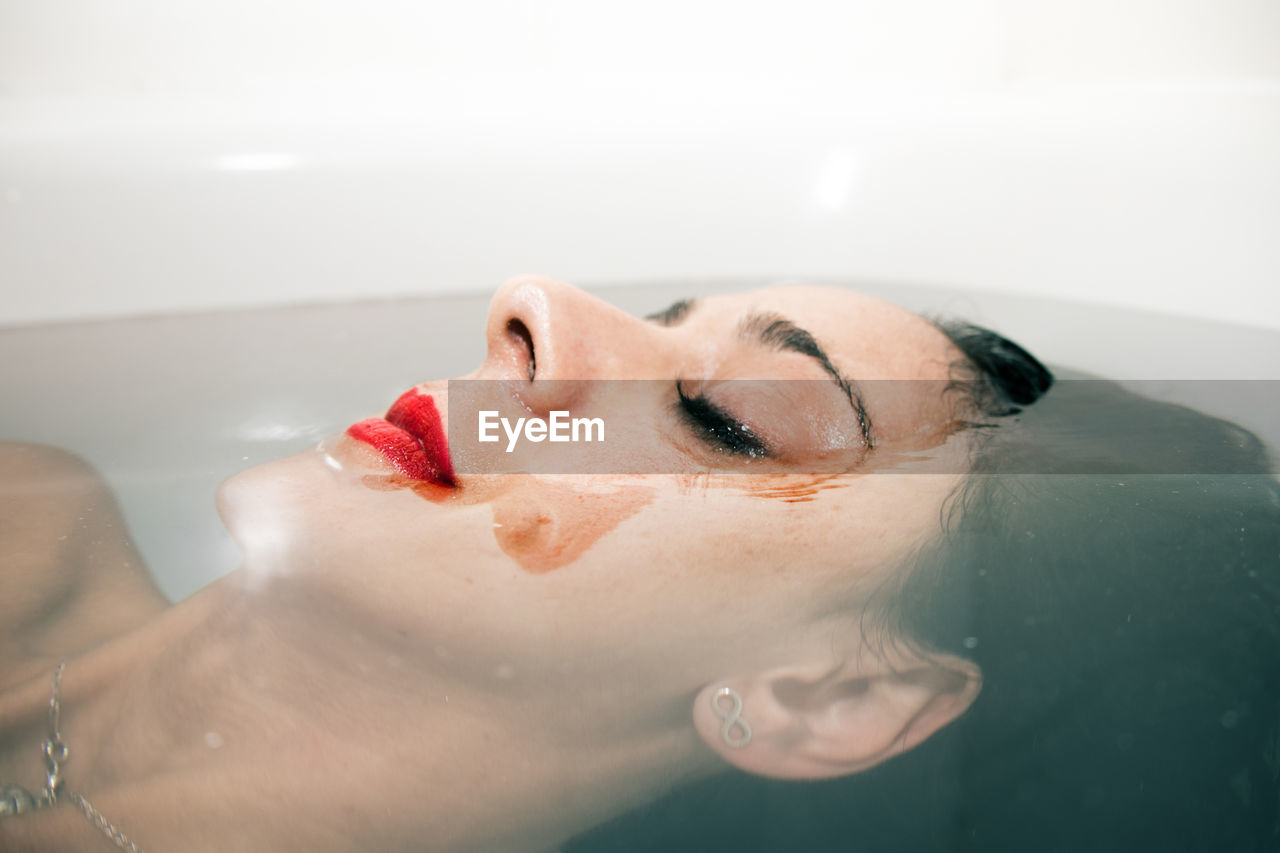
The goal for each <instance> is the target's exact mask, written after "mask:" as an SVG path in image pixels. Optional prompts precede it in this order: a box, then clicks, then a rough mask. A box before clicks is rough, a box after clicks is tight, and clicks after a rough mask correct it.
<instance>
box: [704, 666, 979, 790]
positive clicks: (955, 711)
mask: <svg viewBox="0 0 1280 853" xmlns="http://www.w3.org/2000/svg"><path fill="white" fill-rule="evenodd" d="M726 687H727V688H729V689H731V690H732V691H734V693H736V694H737V696H738V697H739V698H740V701H741V708H740V709H739V710H738V711H737V713H736V715H735V714H734V705H735V704H736V703H735V701H734V697H733V696H732V695H730V694H728V693H722V691H723V690H724V688H726ZM981 689H982V672H981V670H980V669H978V666H977V665H976V664H974V663H972V662H971V661H967V660H964V659H963V658H959V657H953V656H951V655H932V656H930V657H929V658H928V659H924V658H914V657H913V658H911V659H910V660H901V661H893V662H892V663H890V662H885V661H879V660H875V661H872V662H870V664H869V665H868V662H867V661H866V660H863V661H862V662H861V663H860V664H858V665H855V664H853V663H852V662H851V663H844V664H837V665H834V666H833V665H832V664H830V663H828V662H824V663H820V664H813V665H806V666H797V667H788V668H782V669H776V670H771V671H768V672H763V673H758V674H755V675H752V676H747V677H744V678H734V679H726V680H724V681H718V682H714V683H712V684H709V685H707V687H705V688H703V689H702V690H701V691H700V692H699V693H698V696H697V698H696V699H695V700H694V706H693V723H694V727H695V728H696V729H697V731H698V734H699V736H700V737H701V738H702V740H703V741H704V742H705V743H706V744H707V745H708V746H709V747H711V749H713V750H714V751H715V752H716V753H718V754H719V755H720V757H721V758H723V759H724V760H725V761H726V762H728V763H729V764H732V765H733V766H735V767H737V768H739V769H740V770H746V771H747V772H749V773H755V774H757V775H760V776H770V777H773V778H777V779H828V778H833V777H836V776H844V775H847V774H850V773H857V772H859V771H862V770H866V769H867V768H870V767H874V766H875V765H877V764H879V763H880V762H882V761H885V760H887V759H889V758H892V757H893V756H895V755H898V754H900V753H903V752H906V751H907V750H908V749H911V748H912V747H914V746H916V745H917V744H919V743H920V742H921V741H923V740H925V739H926V738H928V737H929V736H930V735H932V734H933V733H934V732H936V731H938V730H939V729H941V728H942V727H943V726H945V725H947V724H948V723H950V722H951V721H952V720H954V719H956V718H957V717H959V716H960V715H961V714H963V713H964V712H965V711H966V710H967V709H968V708H969V706H970V705H972V704H973V701H974V699H976V698H977V696H978V692H979V691H980V690H981ZM744 723H745V724H746V727H749V730H750V739H749V740H748V741H746V742H745V743H742V740H743V737H744V735H745V733H746V731H747V728H744V726H743V724H744ZM726 731H727V734H728V737H727V738H726V736H725V733H726ZM734 744H739V745H734Z"/></svg>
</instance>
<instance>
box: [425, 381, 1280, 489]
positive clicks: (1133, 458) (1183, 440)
mask: <svg viewBox="0 0 1280 853" xmlns="http://www.w3.org/2000/svg"><path fill="white" fill-rule="evenodd" d="M1278 390H1280V383H1278V382H1277V381H1252V380H1250V381H1221V380H1196V381H1185V382H1178V381H1169V380H1160V381H1151V382H1141V381H1127V382H1124V383H1116V382H1111V381H1105V380H1094V379H1078V380H1059V381H1058V382H1057V383H1056V384H1055V385H1054V386H1053V387H1052V388H1051V389H1050V390H1049V392H1048V393H1047V394H1045V395H1044V396H1043V397H1042V398H1041V399H1040V400H1038V401H1035V402H1033V403H1030V404H1021V405H1020V404H1019V403H1017V402H1016V400H1018V399H1020V398H1019V396H1018V394H1017V389H1016V387H1013V388H1010V389H1004V390H1003V391H1002V390H1001V389H1000V388H998V387H995V386H984V385H972V384H967V383H963V382H946V381H932V380H929V381H926V380H862V381H857V382H849V383H847V384H841V383H837V382H834V381H828V380H810V379H802V380H779V379H772V380H753V379H734V380H681V381H676V380H670V379H663V380H544V379H538V380H536V381H533V382H530V381H526V380H454V381H451V382H449V385H448V394H447V399H446V400H438V399H437V400H436V403H437V406H438V407H439V408H440V409H441V411H442V413H444V414H445V416H446V417H445V419H446V423H447V431H448V445H449V455H450V460H451V463H452V466H453V470H454V472H455V473H456V474H457V475H458V476H460V477H467V476H472V475H477V474H497V473H516V472H526V473H535V474H597V475H610V474H696V473H702V472H714V473H725V474H734V473H742V474H753V475H759V474H815V473H822V474H838V473H846V472H848V473H903V474H915V473H928V474H953V473H966V472H971V471H977V472H990V473H1001V474H1240V473H1245V474H1256V473H1268V472H1269V470H1270V469H1269V467H1268V463H1267V460H1266V453H1265V450H1264V448H1263V445H1262V443H1261V442H1260V440H1259V438H1258V437H1257V436H1256V435H1255V434H1254V433H1255V432H1258V433H1262V434H1264V436H1265V437H1268V438H1270V436H1266V435H1265V434H1266V433H1267V432H1268V429H1269V428H1272V427H1273V426H1274V425H1275V424H1280V402H1278V401H1280V394H1278V393H1277V391H1278ZM1011 398H1012V399H1011ZM1205 412H1211V413H1213V414H1205ZM1237 424H1242V425H1243V426H1240V425H1237Z"/></svg>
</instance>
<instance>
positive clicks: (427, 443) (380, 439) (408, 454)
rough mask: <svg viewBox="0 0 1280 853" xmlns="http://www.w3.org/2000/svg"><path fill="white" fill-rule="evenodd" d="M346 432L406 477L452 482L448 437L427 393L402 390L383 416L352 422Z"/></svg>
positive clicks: (443, 483)
mask: <svg viewBox="0 0 1280 853" xmlns="http://www.w3.org/2000/svg"><path fill="white" fill-rule="evenodd" d="M347 435H349V436H351V437H352V438H354V439H355V440H356V441H363V442H364V443H365V444H368V445H370V446H371V447H373V448H374V449H375V450H377V451H378V452H379V453H381V454H382V456H383V458H385V459H386V460H387V461H388V462H390V463H391V465H392V466H393V467H394V468H395V469H396V470H397V471H399V472H400V473H401V474H403V475H405V476H406V477H412V478H413V479H415V480H425V481H427V482H431V483H436V484H439V485H443V486H452V485H454V478H453V464H452V463H451V462H450V461H449V440H448V438H447V437H446V436H445V434H444V425H443V424H442V423H441V421H440V412H439V411H438V410H437V409H436V402H435V400H434V399H432V398H431V397H430V396H429V395H427V394H419V393H418V392H417V391H415V390H413V389H410V390H408V391H406V392H404V393H403V394H401V395H400V399H398V400H396V401H395V402H394V403H392V404H391V408H390V409H388V410H387V416H386V417H385V418H369V419H368V420H364V421H360V422H359V423H357V424H352V425H351V426H350V427H348V428H347Z"/></svg>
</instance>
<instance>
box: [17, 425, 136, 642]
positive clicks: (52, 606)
mask: <svg viewBox="0 0 1280 853" xmlns="http://www.w3.org/2000/svg"><path fill="white" fill-rule="evenodd" d="M117 540H119V541H117ZM127 543H128V535H127V533H125V531H124V527H123V521H122V519H121V518H120V516H119V510H118V509H117V508H116V504H115V500H114V498H113V497H112V495H111V492H110V490H109V489H108V488H107V485H106V483H105V482H104V481H103V479H102V477H101V476H99V475H98V473H97V472H96V471H95V470H94V469H93V467H92V466H91V465H89V463H87V462H86V461H85V460H84V459H82V458H80V457H79V456H76V455H75V454H74V453H70V452H68V451H66V450H61V449H59V448H56V447H49V446H46V445H42V444H27V443H14V442H0V626H4V627H3V628H0V639H3V637H4V636H5V635H7V634H9V633H11V632H14V633H16V632H23V631H29V630H30V629H31V628H32V626H33V620H43V619H47V618H48V617H49V616H51V615H53V613H54V612H55V611H56V610H57V609H58V608H59V607H60V606H61V605H64V604H65V603H66V602H68V601H69V600H70V599H71V598H73V597H74V595H75V593H76V592H77V590H78V588H79V586H80V584H81V581H82V580H83V578H84V575H85V574H86V572H87V571H88V570H89V569H90V568H91V567H93V566H94V565H95V564H96V563H97V562H98V557H99V555H101V554H103V553H107V552H109V551H111V550H116V549H119V548H120V547H128V548H131V546H129V545H127ZM6 629H8V630H6Z"/></svg>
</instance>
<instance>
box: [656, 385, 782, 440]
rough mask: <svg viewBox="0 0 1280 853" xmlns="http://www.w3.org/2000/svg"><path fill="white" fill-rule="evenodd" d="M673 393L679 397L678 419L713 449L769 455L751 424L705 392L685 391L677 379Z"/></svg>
mask: <svg viewBox="0 0 1280 853" xmlns="http://www.w3.org/2000/svg"><path fill="white" fill-rule="evenodd" d="M676 396H677V397H678V398H679V403H678V404H677V412H678V413H679V416H680V419H681V420H682V421H684V423H685V425H686V426H688V427H689V429H691V430H692V431H693V432H694V434H695V435H697V436H698V438H700V439H701V440H702V441H704V442H705V443H706V444H708V445H709V446H711V447H712V448H713V449H714V450H717V451H719V452H721V453H728V454H731V455H733V456H743V457H746V458H748V459H763V458H765V457H767V456H768V455H769V448H768V447H767V446H766V445H765V443H764V442H763V441H762V440H761V439H760V437H759V436H757V435H756V434H755V433H753V432H752V431H751V428H750V427H748V426H747V425H746V424H744V423H742V422H741V421H739V420H738V419H737V418H735V417H734V416H733V415H731V414H729V413H728V412H727V411H725V410H724V409H722V408H720V407H719V406H717V405H716V404H715V403H713V402H711V400H710V399H708V398H707V397H706V396H705V395H703V394H695V395H693V396H690V395H688V394H686V393H685V390H684V384H683V383H682V382H680V381H679V380H677V381H676Z"/></svg>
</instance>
